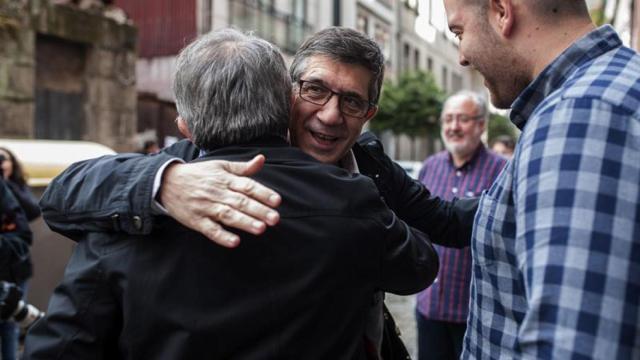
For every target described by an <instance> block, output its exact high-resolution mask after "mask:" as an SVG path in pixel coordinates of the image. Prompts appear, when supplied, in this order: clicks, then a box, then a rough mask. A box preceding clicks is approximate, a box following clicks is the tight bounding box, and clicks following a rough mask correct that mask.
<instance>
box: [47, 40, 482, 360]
mask: <svg viewBox="0 0 640 360" xmlns="http://www.w3.org/2000/svg"><path fill="white" fill-rule="evenodd" d="M289 72H290V75H291V78H292V82H293V85H294V87H293V94H292V95H293V103H292V109H291V124H290V128H289V131H290V136H291V140H292V143H293V144H294V145H296V146H298V147H300V148H301V149H302V150H303V151H304V152H305V153H307V154H309V155H311V156H313V157H314V158H316V159H317V160H319V161H321V162H323V163H328V164H334V165H338V166H340V167H343V168H345V169H347V170H349V171H351V172H354V173H358V172H359V173H361V174H364V175H366V176H369V177H370V178H372V179H373V180H374V182H375V184H376V186H377V187H378V191H379V192H380V195H381V196H382V198H383V199H384V201H385V203H386V204H387V205H388V206H389V208H390V209H392V210H393V211H394V212H395V213H396V215H398V217H399V218H401V219H402V220H404V221H405V222H407V223H408V224H409V225H410V226H413V227H415V228H417V229H419V230H422V231H424V232H426V233H427V234H428V235H429V236H430V237H431V238H432V241H433V242H438V241H439V240H440V239H443V241H446V242H447V244H449V245H452V246H466V245H468V242H469V238H470V237H471V226H472V222H473V216H474V214H475V206H476V205H477V201H463V200H461V201H457V202H455V203H447V202H444V201H442V200H440V199H439V198H431V197H430V194H429V191H428V190H427V189H425V188H424V186H422V185H421V184H420V183H419V182H417V181H415V180H413V179H411V178H410V177H409V176H407V174H406V173H405V171H404V170H403V169H402V168H401V167H400V166H398V165H397V164H395V163H393V162H392V161H391V160H390V159H389V157H387V156H386V155H385V154H384V152H383V149H382V146H381V145H380V142H379V141H378V140H377V139H376V138H375V137H374V136H372V135H371V134H368V133H366V134H363V135H361V131H362V128H363V126H364V125H365V124H366V122H367V121H369V120H370V119H371V118H372V117H373V116H374V115H375V114H376V112H377V105H376V104H377V103H378V99H379V96H380V89H381V86H382V81H383V77H384V58H383V55H382V52H381V51H380V48H379V47H378V45H377V44H376V43H375V42H374V41H372V40H371V39H370V38H368V37H366V36H365V35H363V34H361V33H359V32H357V31H355V30H352V29H348V28H341V27H332V28H328V29H324V30H322V31H320V32H318V33H316V34H314V35H313V36H311V37H310V38H309V39H308V40H307V41H305V43H304V44H302V45H301V47H300V48H299V49H298V51H297V52H296V55H295V57H294V59H293V62H292V64H291V67H290V69H289ZM255 96H260V94H255ZM246 106H251V104H246ZM198 154H199V150H198V149H197V148H195V146H193V144H191V143H189V142H186V141H183V142H179V143H178V144H176V145H174V146H172V147H171V148H169V149H165V150H164V151H163V152H162V153H160V154H157V155H154V156H146V157H145V156H141V155H136V154H122V155H117V156H112V157H103V158H100V159H96V160H91V161H87V162H82V163H78V164H75V165H73V166H72V167H71V168H70V169H68V170H67V171H65V172H64V173H63V174H62V175H61V176H59V177H58V178H56V179H55V180H54V181H53V183H52V184H51V185H50V186H49V190H48V191H47V192H46V193H45V195H44V196H43V199H42V202H41V205H42V207H43V213H44V217H45V219H46V220H47V222H48V224H49V226H50V227H52V228H53V229H54V230H56V231H59V232H61V233H63V234H65V235H67V236H69V237H71V238H76V239H77V238H78V237H77V235H78V233H82V232H86V231H122V232H126V233H129V234H148V233H149V232H151V231H152V229H153V223H154V218H155V217H156V216H157V215H158V214H163V213H164V214H168V215H170V216H172V217H173V218H175V219H176V220H177V221H179V222H181V223H182V224H183V225H185V226H187V227H189V228H191V229H194V230H196V231H199V232H201V233H203V234H204V235H205V236H207V237H208V238H210V239H211V240H213V241H215V242H216V243H218V244H220V245H222V246H227V247H235V246H237V245H238V244H239V241H240V238H239V236H238V235H237V234H234V233H232V232H231V231H229V230H228V228H223V227H222V226H221V225H224V226H227V227H235V228H238V229H240V230H243V231H246V232H248V233H251V234H260V233H262V232H264V231H265V229H266V225H274V224H275V223H277V221H278V215H277V213H276V212H275V211H274V210H272V209H271V208H270V206H271V207H273V206H276V205H277V204H278V202H279V198H278V196H277V194H275V193H273V192H272V191H270V190H269V189H266V188H265V187H263V186H261V185H260V184H259V183H257V182H255V181H253V180H251V179H248V178H246V177H242V176H237V175H250V174H252V173H254V172H256V171H257V169H259V168H260V165H261V162H262V161H264V159H260V158H259V157H258V158H256V159H254V160H253V161H251V162H248V163H246V164H241V163H227V162H215V161H210V162H207V163H193V164H181V163H180V161H182V160H186V161H188V160H191V159H193V158H195V157H196V156H197V155H198ZM184 189H192V191H184ZM123 200H124V201H123ZM71 218H73V221H71V220H70V219H71ZM265 224H266V225H265ZM382 306H383V305H382V296H381V295H379V296H377V297H376V299H375V300H374V301H373V305H372V306H371V314H372V316H371V317H370V319H371V322H372V323H371V325H370V326H368V329H369V331H368V334H367V339H368V341H369V348H370V349H371V353H372V354H373V356H374V357H377V356H379V353H380V348H381V346H380V343H381V341H382V337H383V333H382V322H383V320H382V319H383V317H382ZM388 329H391V330H393V331H392V332H387V333H385V336H386V335H393V334H394V331H395V327H394V326H389V328H388ZM396 338H397V337H396ZM385 339H386V340H387V341H385V343H384V344H390V343H391V341H389V340H390V339H391V337H389V338H385ZM390 349H391V347H389V346H384V347H383V350H382V352H383V356H384V358H385V359H393V357H392V356H393V355H390V354H389V352H388V351H391V350H390ZM400 351H401V350H400Z"/></svg>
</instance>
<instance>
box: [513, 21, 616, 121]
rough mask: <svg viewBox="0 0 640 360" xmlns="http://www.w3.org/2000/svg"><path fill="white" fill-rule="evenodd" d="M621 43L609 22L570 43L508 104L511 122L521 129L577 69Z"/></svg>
mask: <svg viewBox="0 0 640 360" xmlns="http://www.w3.org/2000/svg"><path fill="white" fill-rule="evenodd" d="M621 45H622V41H621V40H620V38H619V37H618V34H617V33H616V32H615V30H614V29H613V27H611V26H610V25H605V26H601V27H599V28H597V29H595V30H593V31H591V32H590V33H588V34H587V35H585V36H584V37H583V38H581V39H580V40H578V41H576V42H575V43H573V45H571V46H570V47H569V48H567V49H566V50H565V51H563V52H562V54H560V56H558V57H557V58H556V59H555V60H553V61H552V62H551V64H549V65H548V66H547V67H546V68H545V69H544V70H543V71H542V72H541V73H540V75H538V77H536V79H535V80H534V81H533V82H531V84H529V86H527V87H526V88H525V89H524V91H523V92H522V93H520V95H519V96H518V98H516V100H515V101H514V102H513V104H512V105H511V114H510V115H509V116H510V118H511V122H512V123H513V124H514V125H516V126H517V127H518V128H519V129H520V130H522V129H523V128H524V126H525V125H526V123H527V120H528V119H529V117H530V116H531V114H532V113H533V111H534V110H535V109H536V108H537V107H538V105H540V103H542V101H543V100H544V99H545V98H546V97H547V96H549V94H551V93H552V92H553V91H555V90H557V89H558V88H559V87H561V86H562V85H563V83H564V82H566V81H567V79H568V78H569V77H570V76H571V75H572V74H573V72H574V71H575V70H576V69H577V68H579V67H580V66H581V65H582V64H584V63H585V62H587V61H590V60H592V59H594V58H596V57H598V56H600V55H602V54H604V53H606V52H607V51H609V50H611V49H614V48H616V47H620V46H621Z"/></svg>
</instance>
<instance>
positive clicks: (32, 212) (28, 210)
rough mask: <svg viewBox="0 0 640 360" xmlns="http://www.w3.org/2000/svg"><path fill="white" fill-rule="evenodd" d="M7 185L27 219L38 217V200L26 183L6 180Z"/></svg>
mask: <svg viewBox="0 0 640 360" xmlns="http://www.w3.org/2000/svg"><path fill="white" fill-rule="evenodd" d="M7 185H8V186H9V189H10V190H11V193H12V194H13V196H15V198H16V200H18V204H20V207H21V208H22V210H23V211H24V215H25V216H26V217H27V221H33V220H35V219H37V218H38V217H40V207H39V206H38V200H37V199H36V198H35V197H34V196H33V194H32V193H31V189H29V186H28V185H26V184H25V185H19V184H17V183H15V182H13V181H7Z"/></svg>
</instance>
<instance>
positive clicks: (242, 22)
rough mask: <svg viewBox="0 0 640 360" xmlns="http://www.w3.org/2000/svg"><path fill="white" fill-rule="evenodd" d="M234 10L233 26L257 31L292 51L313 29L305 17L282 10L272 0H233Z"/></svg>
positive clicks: (231, 20) (264, 37) (232, 9)
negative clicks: (269, 0)
mask: <svg viewBox="0 0 640 360" xmlns="http://www.w3.org/2000/svg"><path fill="white" fill-rule="evenodd" d="M230 13H231V18H230V23H231V25H232V26H234V27H236V28H239V29H242V30H245V31H253V32H254V33H255V35H257V36H259V37H261V38H263V39H266V40H268V41H269V42H271V43H273V44H275V45H277V46H278V47H280V49H282V50H283V51H286V52H288V53H291V54H293V53H295V51H296V50H297V49H298V47H299V46H300V44H301V43H302V41H304V39H305V38H306V37H307V36H308V35H310V34H311V33H312V31H313V28H312V26H311V25H310V24H308V23H307V22H306V21H305V19H304V18H301V17H298V16H295V15H294V14H291V13H285V12H282V11H279V10H277V9H275V7H274V6H273V4H272V2H268V1H260V0H231V2H230Z"/></svg>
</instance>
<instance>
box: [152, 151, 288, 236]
mask: <svg viewBox="0 0 640 360" xmlns="http://www.w3.org/2000/svg"><path fill="white" fill-rule="evenodd" d="M264 161H265V158H264V156H263V155H257V156H256V157H254V158H253V159H252V160H251V161H249V162H230V161H224V160H212V161H203V162H197V163H190V164H179V163H175V164H171V165H169V166H168V167H167V168H166V170H165V171H164V173H163V175H162V185H161V187H160V202H161V203H162V205H163V206H164V207H165V209H167V212H168V213H169V215H171V216H172V217H173V218H174V219H176V220H177V221H178V222H180V223H181V224H183V225H184V226H186V227H188V228H191V229H193V230H195V231H198V232H200V233H202V234H203V235H204V236H206V237H208V238H209V239H211V240H212V241H213V242H215V243H217V244H219V245H222V246H225V247H236V246H238V244H239V243H240V237H239V236H238V235H236V234H234V233H231V232H229V231H227V230H225V229H224V228H223V227H222V224H223V225H226V226H230V227H234V228H236V229H240V230H242V231H245V232H248V233H251V234H256V235H258V234H261V233H263V232H264V231H265V230H266V228H267V225H270V226H273V225H275V224H277V223H278V221H279V220H280V215H279V214H278V212H277V211H275V210H273V208H274V207H277V206H278V205H280V201H281V198H280V195H278V193H276V192H274V191H273V190H271V189H269V188H267V187H265V186H263V185H261V184H259V183H258V182H256V181H254V180H252V179H250V178H248V177H246V176H250V175H253V174H255V173H256V172H258V171H259V170H260V169H262V166H263V165H264Z"/></svg>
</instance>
